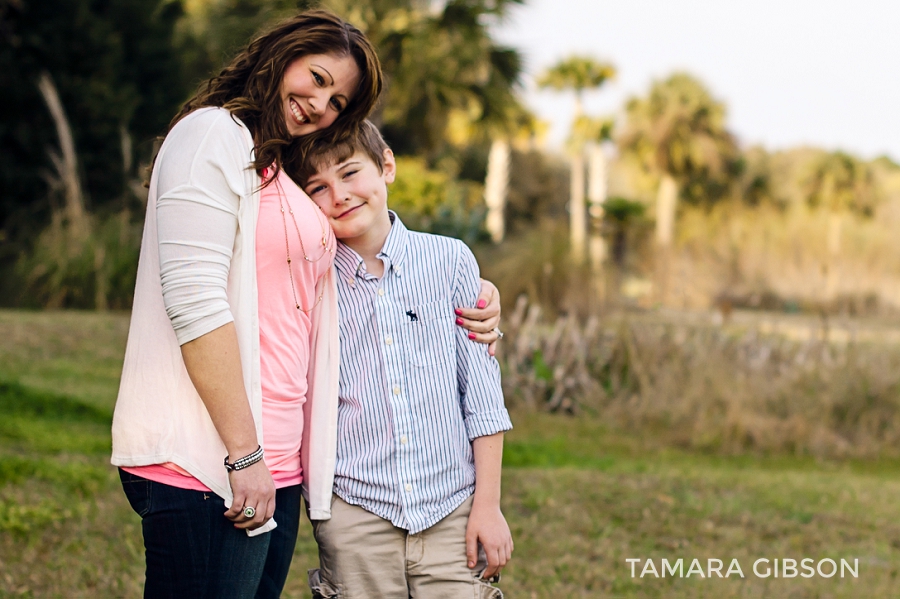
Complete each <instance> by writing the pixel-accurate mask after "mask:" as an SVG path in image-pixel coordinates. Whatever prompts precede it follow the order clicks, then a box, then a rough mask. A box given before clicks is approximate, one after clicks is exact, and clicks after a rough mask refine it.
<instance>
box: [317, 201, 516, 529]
mask: <svg viewBox="0 0 900 599" xmlns="http://www.w3.org/2000/svg"><path fill="white" fill-rule="evenodd" d="M391 219H392V221H393V226H392V227H391V232H390V233H389V235H388V238H387V240H386V241H385V244H384V247H383V248H382V250H381V253H380V254H378V257H379V258H380V259H381V260H382V262H384V266H385V271H384V276H383V277H382V278H380V279H379V278H376V277H375V276H373V275H372V274H370V273H368V272H367V271H366V267H365V263H364V262H363V260H362V258H361V257H360V256H359V254H357V253H356V252H355V251H353V250H351V249H350V248H348V247H347V246H345V245H343V244H338V249H337V252H336V256H335V267H336V268H337V272H338V297H339V300H338V307H339V310H340V323H341V324H340V329H341V375H340V404H339V407H338V444H337V465H336V469H335V478H334V487H335V492H336V493H337V494H338V495H339V496H340V497H341V498H342V499H344V500H345V501H347V502H348V503H352V504H355V505H359V506H361V507H363V508H365V509H367V510H369V511H370V512H372V513H374V514H375V515H377V516H380V517H381V518H384V519H386V520H390V521H391V522H392V523H393V524H394V526H397V527H398V528H402V529H405V530H408V531H409V532H411V533H417V532H420V531H422V530H425V529H426V528H429V527H430V526H432V525H434V524H435V523H437V522H438V521H440V520H441V519H442V518H443V517H444V516H446V515H448V514H449V513H450V512H452V511H453V510H454V509H456V508H457V507H458V506H459V505H460V504H461V503H462V502H463V501H465V499H466V498H467V497H468V496H469V495H471V494H472V492H473V491H474V489H475V466H474V461H473V456H472V444H471V441H472V439H475V438H476V437H480V436H484V435H492V434H494V433H497V432H500V431H505V430H509V429H510V428H511V427H512V424H511V423H510V420H509V414H508V413H507V411H506V408H505V406H504V403H503V393H502V391H501V388H500V369H499V367H498V365H497V361H496V360H495V359H494V358H492V357H491V356H490V355H489V354H488V351H487V346H486V345H483V344H480V343H474V342H472V341H470V340H469V339H468V337H467V331H465V330H464V329H462V327H458V326H457V325H456V323H455V319H456V315H455V314H454V311H453V310H454V308H455V307H460V306H472V305H474V304H475V301H476V300H477V296H478V291H479V287H480V283H479V278H478V264H477V263H476V262H475V257H474V256H473V255H472V252H471V251H470V250H469V248H468V247H466V245H465V244H464V243H462V242H461V241H459V240H456V239H450V238H448V237H440V236H437V235H427V234H424V233H417V232H414V231H409V230H407V229H406V227H404V226H403V223H402V222H400V219H399V218H397V216H396V214H394V213H393V212H391Z"/></svg>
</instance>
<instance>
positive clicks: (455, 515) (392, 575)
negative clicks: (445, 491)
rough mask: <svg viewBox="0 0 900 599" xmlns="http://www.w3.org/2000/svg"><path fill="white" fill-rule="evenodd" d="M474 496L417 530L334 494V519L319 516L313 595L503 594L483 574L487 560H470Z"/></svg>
mask: <svg viewBox="0 0 900 599" xmlns="http://www.w3.org/2000/svg"><path fill="white" fill-rule="evenodd" d="M471 509H472V497H469V498H468V499H466V501H465V502H463V504H462V505H460V506H459V507H458V508H456V509H455V510H454V511H453V512H452V513H450V515H448V516H447V517H446V518H444V519H443V520H441V521H440V522H438V523H437V524H435V525H434V526H432V527H431V528H429V529H427V530H423V531H422V532H420V533H418V534H409V533H408V532H407V531H405V530H403V529H401V528H397V527H395V526H394V525H393V524H391V523H390V522H389V521H388V520H384V519H383V518H379V517H378V516H376V515H375V514H372V513H371V512H369V511H366V510H364V509H363V508H361V507H358V506H355V505H350V504H348V503H347V502H345V501H343V500H342V499H341V498H340V497H338V496H337V495H335V496H334V497H333V499H332V505H331V519H330V520H314V521H313V523H312V525H313V533H314V534H315V537H316V542H317V543H318V544H319V564H320V568H319V569H317V570H310V571H309V586H310V588H311V589H312V592H313V597H322V598H331V597H342V598H345V599H357V598H358V599H410V598H413V599H438V598H441V599H444V598H446V599H456V598H459V599H462V598H466V599H502V597H503V593H501V592H500V589H497V588H495V587H493V586H491V585H490V584H489V583H488V582H486V581H484V580H482V579H481V578H480V576H479V574H480V573H481V572H482V571H483V570H484V568H485V566H486V565H487V562H486V560H485V557H484V552H483V551H481V550H480V549H479V559H478V564H477V565H476V567H475V569H474V570H470V569H469V568H468V567H467V564H466V525H467V524H468V521H469V512H470V511H471Z"/></svg>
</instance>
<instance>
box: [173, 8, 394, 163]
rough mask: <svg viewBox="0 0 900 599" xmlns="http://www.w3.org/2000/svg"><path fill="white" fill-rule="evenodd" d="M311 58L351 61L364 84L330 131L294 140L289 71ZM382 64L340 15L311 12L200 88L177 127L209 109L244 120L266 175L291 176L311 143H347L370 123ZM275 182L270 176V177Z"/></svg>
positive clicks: (258, 42) (255, 44)
mask: <svg viewBox="0 0 900 599" xmlns="http://www.w3.org/2000/svg"><path fill="white" fill-rule="evenodd" d="M309 54H328V55H331V56H338V57H344V56H352V57H353V59H354V60H355V61H356V65H357V67H358V68H359V84H358V85H357V87H356V92H355V93H354V94H353V97H352V98H351V99H350V101H349V102H348V104H347V106H346V107H345V108H344V110H342V111H341V113H340V114H339V115H338V117H337V119H336V120H335V122H334V123H333V124H332V125H331V126H330V127H328V128H327V129H324V130H321V131H316V132H314V133H311V134H309V135H304V136H302V137H298V138H292V137H291V136H290V134H289V133H288V130H287V126H286V124H285V119H284V110H283V108H282V106H281V84H282V79H283V78H284V72H285V70H286V69H287V67H288V65H290V64H291V63H292V62H293V61H294V60H296V59H297V58H300V57H302V56H306V55H309ZM382 84H383V83H382V73H381V64H380V63H379V61H378V56H377V55H376V54H375V48H373V47H372V44H371V43H370V42H369V40H368V39H367V38H366V36H365V35H363V33H362V32H361V31H360V30H359V29H357V28H356V27H354V26H353V25H350V24H349V23H347V22H345V21H343V20H342V19H341V18H339V17H337V16H336V15H334V14H332V13H330V12H328V11H324V10H309V11H305V12H302V13H300V14H299V15H297V16H295V17H293V18H291V19H288V20H286V21H283V22H281V23H279V24H277V25H275V26H274V27H273V28H272V29H270V30H269V31H267V32H266V33H263V34H262V35H260V36H259V37H257V38H256V39H254V40H253V41H252V42H250V44H249V45H248V46H247V47H246V48H244V49H243V50H242V51H241V52H240V53H239V54H238V55H237V56H236V57H235V58H234V60H232V61H231V64H230V65H228V66H227V67H225V68H224V69H223V70H222V72H221V73H219V74H218V75H217V76H216V77H213V78H212V79H210V80H209V81H207V82H205V83H203V84H201V86H200V89H199V90H198V92H197V93H196V94H195V95H194V97H193V98H191V99H190V100H188V101H187V102H186V103H185V104H184V106H183V107H182V109H181V112H179V113H178V114H177V115H176V116H175V118H174V119H172V122H171V123H170V124H169V129H171V128H172V127H173V126H175V123H177V122H178V121H180V120H181V119H182V118H184V117H185V116H186V115H188V114H190V113H191V112H193V111H194V110H197V109H198V108H202V107H205V106H221V107H223V108H225V109H227V110H228V111H230V112H231V114H232V115H234V116H235V117H237V118H239V119H240V120H241V121H242V122H243V123H244V124H245V125H246V126H247V127H248V128H249V129H250V132H251V134H252V135H253V143H254V145H255V154H256V158H255V161H254V163H253V167H254V168H255V169H256V170H261V169H263V168H266V167H270V166H272V165H273V164H274V165H275V168H276V172H277V170H278V169H280V168H282V167H283V168H285V170H286V171H287V173H288V174H290V173H291V172H292V171H295V170H296V167H292V165H296V164H301V163H302V161H303V160H305V157H306V153H307V152H308V148H309V147H310V146H311V144H313V143H315V142H316V140H318V139H321V138H326V139H327V138H328V136H332V138H333V139H343V138H344V137H346V136H347V134H348V132H349V131H351V130H352V129H353V128H355V127H356V126H357V125H358V124H359V123H361V122H362V121H363V120H365V118H366V116H368V114H369V113H370V112H371V111H372V108H374V107H375V103H376V101H377V100H378V96H379V95H380V94H381V88H382ZM267 180H269V181H271V180H272V178H271V177H267Z"/></svg>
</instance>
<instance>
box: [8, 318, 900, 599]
mask: <svg viewBox="0 0 900 599" xmlns="http://www.w3.org/2000/svg"><path fill="white" fill-rule="evenodd" d="M126 332H127V316H125V315H98V314H92V313H76V312H63V313H26V312H9V311H6V312H3V311H0V414H2V415H3V417H2V418H0V596H3V597H6V596H9V597H16V596H24V597H119V596H122V597H138V596H140V589H141V578H142V560H143V558H142V552H143V548H142V544H141V536H140V523H139V518H138V517H137V516H136V515H135V514H134V513H133V512H132V511H131V509H130V508H129V507H128V505H127V502H126V501H125V498H124V496H123V495H122V493H121V490H120V488H119V485H118V482H117V477H116V474H115V471H114V469H113V468H112V467H111V466H110V465H109V461H108V455H109V443H110V442H109V423H110V418H111V412H112V405H113V401H114V398H115V391H116V387H117V382H118V374H119V368H120V364H121V356H122V352H123V349H124V341H125V334H126ZM513 420H514V423H515V425H516V428H515V430H514V431H512V432H511V433H510V434H509V435H508V437H507V446H506V453H505V464H506V467H505V471H504V498H503V508H504V511H505V513H506V515H507V518H508V520H509V522H510V526H511V528H512V530H513V535H514V539H515V542H516V551H515V554H514V559H513V562H512V563H511V564H510V565H509V566H508V567H507V569H506V571H505V572H504V579H503V583H502V587H503V588H504V590H505V591H506V593H507V596H509V597H513V598H518V597H525V598H530V597H548V598H549V597H553V598H557V597H715V598H717V599H719V598H724V597H779V598H780V597H796V598H804V597H822V598H825V597H848V598H851V597H852V598H869V597H871V598H878V597H897V596H900V581H898V578H897V577H898V570H900V559H898V558H900V501H898V500H897V499H896V498H897V497H898V496H900V462H897V461H894V460H890V461H885V460H868V461H862V460H857V461H851V460H842V461H823V460H815V459H813V458H798V457H793V456H786V455H774V456H754V455H744V456H734V457H721V456H719V457H717V456H710V455H704V454H702V453H696V452H693V453H692V452H686V451H683V450H675V449H672V448H668V447H666V446H664V445H662V442H661V441H660V440H659V439H660V438H662V437H659V436H655V435H650V434H635V433H633V432H629V431H621V430H611V429H609V428H608V427H606V426H604V424H603V422H602V419H601V418H597V417H590V418H588V417H577V418H573V417H566V416H554V415H549V414H543V413H529V412H515V413H514V414H513ZM629 558H637V559H640V560H641V562H640V563H638V564H637V565H636V572H635V574H636V575H635V576H634V577H632V575H631V566H630V565H629V564H628V563H627V562H626V561H625V560H626V559H629ZM663 558H665V559H667V560H668V561H669V562H674V561H675V560H677V559H679V558H681V559H683V560H684V569H683V571H684V573H685V575H686V576H685V577H683V578H682V577H678V576H674V577H673V576H672V575H667V576H665V577H660V578H656V577H654V576H653V575H652V574H647V575H645V576H644V577H643V578H641V577H640V574H641V570H642V569H644V567H645V565H646V560H648V559H650V560H652V561H653V563H654V565H655V568H656V570H657V571H658V572H659V573H660V574H662V571H661V560H662V559H663ZM695 558H696V559H698V560H699V562H698V563H699V564H701V565H702V569H703V572H704V574H706V573H708V572H707V559H709V558H714V559H720V560H722V562H723V563H724V567H723V568H722V570H721V572H722V574H723V575H724V574H725V573H726V571H727V569H728V566H729V564H730V562H731V560H732V559H736V560H737V563H738V564H739V566H740V567H741V570H742V573H743V574H744V578H741V577H739V576H738V575H737V574H732V575H731V576H729V577H728V578H722V579H720V578H718V577H716V576H715V573H713V575H712V577H710V578H707V577H705V576H703V577H701V576H700V575H699V574H697V573H696V570H693V573H692V574H691V575H690V576H687V574H688V572H689V570H690V569H689V566H690V564H691V561H692V560H693V559H695ZM760 558H767V559H769V560H770V562H769V566H770V567H772V566H773V564H774V560H775V559H776V558H778V559H779V560H782V559H784V558H791V559H796V560H797V562H798V563H799V562H800V560H801V559H803V558H811V559H813V560H815V562H819V560H821V559H824V558H830V559H833V560H835V562H838V563H839V560H840V559H842V558H843V559H845V560H847V561H848V562H849V563H850V564H851V565H853V564H854V563H858V578H856V577H853V576H852V575H849V573H848V574H847V576H845V577H844V578H841V577H840V572H838V575H836V576H834V577H832V578H825V577H823V576H819V575H816V576H814V577H812V578H802V577H801V576H796V577H794V578H784V577H782V576H779V577H778V578H775V577H774V575H772V576H769V577H768V578H762V577H759V576H757V575H756V574H754V572H753V562H754V561H755V560H757V559H760ZM854 560H858V562H854ZM315 562H316V558H315V545H314V543H313V542H312V539H311V535H310V534H309V533H308V529H306V528H304V529H302V530H301V536H300V542H299V543H298V546H297V550H296V555H295V559H294V567H293V570H292V573H291V577H290V578H289V581H288V586H287V589H286V592H285V596H287V597H308V596H309V594H308V592H307V591H305V589H304V586H305V583H304V580H305V570H306V568H308V567H312V566H314V564H315ZM823 568H824V572H825V573H826V574H827V573H828V572H829V571H830V566H827V567H825V566H823ZM760 572H761V573H764V569H760Z"/></svg>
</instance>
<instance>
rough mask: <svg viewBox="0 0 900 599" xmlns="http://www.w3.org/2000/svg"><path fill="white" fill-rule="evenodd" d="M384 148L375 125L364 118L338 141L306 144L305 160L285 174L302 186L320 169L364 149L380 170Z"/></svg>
mask: <svg viewBox="0 0 900 599" xmlns="http://www.w3.org/2000/svg"><path fill="white" fill-rule="evenodd" d="M387 149H389V146H388V145H387V143H386V142H385V141H384V138H383V137H381V132H380V131H379V130H378V127H376V126H375V125H373V124H372V122H371V121H369V120H368V119H366V120H364V121H362V122H361V123H360V124H359V126H357V127H354V128H353V129H351V130H350V131H349V133H348V134H347V135H346V136H344V137H342V138H341V139H339V140H338V141H332V140H329V139H327V138H320V139H317V140H316V141H315V142H314V143H313V144H312V145H311V146H310V148H309V151H308V152H307V154H306V160H304V161H303V163H302V164H300V165H299V166H298V168H297V169H296V170H295V171H294V172H289V173H288V174H289V175H291V176H293V177H294V180H295V181H296V182H297V184H298V185H300V187H304V186H305V185H306V183H307V182H308V181H309V180H310V179H311V178H312V176H313V175H315V174H316V173H317V172H319V171H320V170H321V169H323V168H327V167H329V166H332V165H335V164H339V163H341V162H343V161H345V160H347V159H348V158H350V157H351V156H353V155H354V154H355V153H357V152H365V153H366V155H367V156H368V157H369V158H371V159H372V162H374V163H375V165H376V166H377V167H378V170H379V172H384V151H385V150H387Z"/></svg>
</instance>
